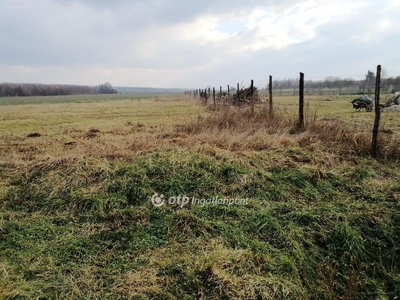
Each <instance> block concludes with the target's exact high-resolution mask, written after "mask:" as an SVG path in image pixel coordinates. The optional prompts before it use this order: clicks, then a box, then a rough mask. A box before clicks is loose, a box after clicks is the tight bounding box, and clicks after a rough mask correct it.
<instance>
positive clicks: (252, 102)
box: [250, 79, 254, 114]
mask: <svg viewBox="0 0 400 300" xmlns="http://www.w3.org/2000/svg"><path fill="white" fill-rule="evenodd" d="M250 101H251V113H252V114H254V81H253V79H252V80H251V82H250Z"/></svg>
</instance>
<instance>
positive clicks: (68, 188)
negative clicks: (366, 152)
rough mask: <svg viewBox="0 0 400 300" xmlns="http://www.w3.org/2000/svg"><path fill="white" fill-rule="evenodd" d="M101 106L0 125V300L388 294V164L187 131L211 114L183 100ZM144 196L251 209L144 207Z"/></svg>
mask: <svg viewBox="0 0 400 300" xmlns="http://www.w3.org/2000/svg"><path fill="white" fill-rule="evenodd" d="M281 100H283V101H287V100H284V99H281ZM112 104H113V105H111V103H110V102H109V101H105V102H95V103H69V104H54V105H51V107H50V108H49V109H50V111H51V112H53V113H54V114H46V113H44V112H42V110H43V108H44V107H45V106H44V105H41V104H37V105H32V106H31V105H21V106H7V107H5V108H6V109H5V111H3V112H2V113H0V117H1V118H3V119H5V118H9V121H8V122H9V123H7V125H6V126H4V123H3V126H4V127H6V128H7V130H8V131H9V133H8V134H7V135H6V136H5V139H3V141H2V143H1V144H0V146H1V148H0V150H1V153H2V156H3V157H4V159H2V160H1V161H0V178H1V186H0V187H1V193H0V299H396V297H399V296H400V260H399V255H400V247H399V243H398V241H399V240H400V210H399V199H400V185H399V183H398V169H399V163H398V161H393V160H389V161H377V160H373V159H371V158H369V157H368V156H357V155H351V154H346V155H342V153H341V152H337V151H338V150H337V149H334V148H326V146H325V145H320V143H321V142H318V141H316V142H315V143H316V145H314V144H304V145H305V146H304V145H303V146H302V144H301V143H300V142H301V141H303V140H304V139H305V138H306V137H307V136H305V135H306V134H310V135H311V131H310V132H306V133H300V134H289V133H286V132H282V134H280V135H279V136H278V137H276V136H275V135H274V134H271V135H269V136H267V137H268V139H270V140H273V139H275V140H276V141H275V142H274V143H273V144H272V145H273V146H263V145H261V146H259V145H258V144H257V147H252V144H251V143H250V142H248V141H247V140H246V139H245V137H244V136H243V135H242V133H241V132H240V131H239V130H240V129H241V128H239V129H237V128H234V127H230V131H229V134H225V133H224V130H225V129H224V128H221V129H218V130H215V129H210V130H211V131H210V132H212V133H210V132H208V131H204V132H199V133H193V134H189V133H185V132H184V131H182V127H181V126H177V127H175V125H182V124H185V125H186V126H190V124H189V123H188V122H192V121H193V120H197V119H199V120H200V121H199V122H204V120H206V121H207V120H208V119H203V118H204V116H207V115H209V114H210V112H204V111H201V112H200V108H199V107H197V106H194V105H193V104H190V103H189V102H183V101H176V102H170V101H165V102H163V101H155V100H146V101H137V102H135V103H133V102H132V101H129V100H120V101H115V102H113V103H112ZM26 108H29V109H30V114H31V115H30V116H29V117H30V118H32V120H33V121H32V122H33V125H31V127H29V128H24V127H23V126H22V125H21V124H19V121H18V120H19V119H18V118H19V117H21V115H22V116H23V115H24V113H23V111H24V110H25V109H26ZM350 109H351V108H350ZM11 112H13V114H11V115H10V113H11ZM47 112H49V111H47ZM10 116H11V117H10ZM25 116H27V117H28V113H25ZM199 116H200V118H199ZM64 118H65V119H64ZM68 118H70V119H71V122H72V123H71V124H70V127H68V128H69V129H70V130H72V129H71V128H75V130H76V131H73V132H71V131H68V132H66V131H65V128H62V129H60V126H61V125H58V126H57V120H59V122H61V121H62V120H66V119H68ZM97 119H98V120H97ZM96 120H97V121H96ZM244 121H245V120H244V119H243V122H244ZM2 122H4V120H3V121H2ZM127 122H131V123H130V124H127ZM140 124H141V125H140ZM188 124H189V125H188ZM200 124H202V123H200ZM155 126H157V127H155ZM246 126H247V125H246ZM35 127H36V128H37V129H38V132H40V133H42V136H40V137H36V138H27V137H26V134H27V133H29V132H31V131H32V129H34V128H35ZM90 128H97V129H98V130H99V132H97V133H93V135H88V133H90V132H89V130H90ZM189 128H190V127H189ZM207 130H208V129H207ZM213 130H215V131H213ZM252 130H253V131H254V128H252ZM259 130H261V129H259ZM246 134H247V133H246ZM253 134H254V135H255V134H257V133H256V132H253ZM266 134H267V133H264V132H263V133H262V135H266ZM304 136H305V137H304ZM67 137H68V138H69V139H71V140H72V141H73V142H74V144H73V145H64V144H62V143H61V142H60V141H63V139H64V138H67ZM260 137H261V134H260ZM311 137H312V138H315V137H314V136H311ZM225 139H226V140H225ZM229 139H233V140H234V141H235V143H239V146H243V145H244V146H243V148H244V150H243V149H242V148H240V147H239V148H238V149H240V150H238V149H236V148H233V147H232V146H231V144H229V143H227V144H224V143H225V141H228V142H229ZM299 141H300V142H299ZM240 142H242V143H244V144H243V145H242V144H240ZM247 143H248V144H247ZM254 143H255V142H254ZM322 144H323V142H322ZM245 146H246V147H245ZM31 147H35V148H36V150H35V149H34V148H31ZM111 154H114V156H110V155H111ZM154 193H159V194H164V195H165V196H166V197H171V196H178V195H186V196H189V197H196V198H212V197H216V196H218V197H220V198H248V199H249V201H248V203H247V204H246V205H231V206H228V205H205V206H200V205H187V206H185V207H183V208H179V207H174V206H169V205H164V206H162V207H159V208H156V207H153V206H152V204H151V202H150V199H151V197H152V195H154Z"/></svg>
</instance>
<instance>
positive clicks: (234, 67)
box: [0, 0, 400, 89]
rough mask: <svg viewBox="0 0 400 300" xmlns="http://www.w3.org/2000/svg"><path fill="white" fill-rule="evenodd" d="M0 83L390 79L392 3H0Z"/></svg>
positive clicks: (396, 69)
mask: <svg viewBox="0 0 400 300" xmlns="http://www.w3.org/2000/svg"><path fill="white" fill-rule="evenodd" d="M0 37H1V43H0V82H14V83H47V84H82V85H91V86H92V85H98V84H100V83H104V82H110V83H111V84H112V85H113V86H136V87H139V86H140V87H159V88H186V89H192V88H193V89H195V88H196V89H197V88H204V87H207V86H216V87H219V86H226V85H227V84H230V85H236V83H241V84H243V83H244V84H246V83H247V82H249V81H250V80H251V79H253V80H255V83H256V86H257V85H258V86H260V85H266V84H267V81H268V78H269V75H272V76H273V78H274V79H285V78H297V77H298V76H299V72H303V73H305V78H306V80H307V79H313V80H322V79H324V78H326V77H328V76H337V77H340V78H354V79H362V78H365V74H366V73H367V71H368V70H372V71H376V67H377V65H378V64H381V65H382V68H383V70H384V74H383V75H384V76H388V77H396V76H400V1H399V0H380V1H376V0H336V1H335V0H306V1H299V0H260V1H259V0H246V1H243V0H202V1H194V0H113V1H111V0H35V1H32V0H29V1H28V0H0Z"/></svg>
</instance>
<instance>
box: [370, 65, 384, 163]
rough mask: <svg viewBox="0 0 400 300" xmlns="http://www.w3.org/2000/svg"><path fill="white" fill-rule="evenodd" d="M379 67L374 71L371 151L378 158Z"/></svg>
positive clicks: (379, 115) (380, 69)
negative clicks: (373, 117)
mask: <svg viewBox="0 0 400 300" xmlns="http://www.w3.org/2000/svg"><path fill="white" fill-rule="evenodd" d="M381 71H382V68H381V65H378V67H377V71H376V84H375V120H374V128H373V130H372V149H371V154H372V156H373V157H375V158H376V157H378V155H379V150H378V132H379V122H380V119H381V108H380V107H379V100H380V99H379V97H380V92H381Z"/></svg>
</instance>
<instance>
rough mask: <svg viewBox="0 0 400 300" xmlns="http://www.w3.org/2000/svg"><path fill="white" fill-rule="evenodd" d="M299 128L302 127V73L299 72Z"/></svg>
mask: <svg viewBox="0 0 400 300" xmlns="http://www.w3.org/2000/svg"><path fill="white" fill-rule="evenodd" d="M299 129H300V130H302V129H304V73H301V72H300V84H299Z"/></svg>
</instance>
